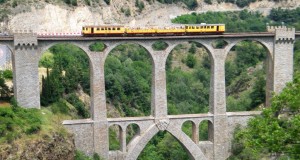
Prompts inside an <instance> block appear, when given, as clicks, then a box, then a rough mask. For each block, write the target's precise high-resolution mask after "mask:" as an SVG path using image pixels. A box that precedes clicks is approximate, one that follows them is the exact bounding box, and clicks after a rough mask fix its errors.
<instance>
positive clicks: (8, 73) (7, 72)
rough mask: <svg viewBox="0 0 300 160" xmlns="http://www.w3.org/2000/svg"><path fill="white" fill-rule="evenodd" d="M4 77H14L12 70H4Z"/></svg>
mask: <svg viewBox="0 0 300 160" xmlns="http://www.w3.org/2000/svg"><path fill="white" fill-rule="evenodd" d="M3 77H4V78H5V79H13V72H12V70H8V69H7V70H4V71H3Z"/></svg>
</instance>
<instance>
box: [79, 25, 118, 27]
mask: <svg viewBox="0 0 300 160" xmlns="http://www.w3.org/2000/svg"><path fill="white" fill-rule="evenodd" d="M82 27H92V28H96V27H124V26H122V25H98V26H96V25H90V26H82Z"/></svg>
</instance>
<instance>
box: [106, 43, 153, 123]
mask: <svg viewBox="0 0 300 160" xmlns="http://www.w3.org/2000/svg"><path fill="white" fill-rule="evenodd" d="M104 44H105V45H106V46H107V47H106V48H105V50H104V51H103V53H104V55H103V62H104V70H105V71H104V72H105V90H106V98H107V101H109V100H111V99H110V97H109V95H108V94H107V93H108V90H109V89H108V87H111V86H115V85H116V84H114V83H115V81H118V83H119V82H125V80H124V79H120V77H117V78H112V80H114V81H109V82H112V84H111V85H107V82H108V80H107V78H108V77H109V78H111V77H112V76H110V75H113V77H115V76H116V75H117V76H120V74H111V73H109V75H108V69H109V68H108V67H110V66H112V64H110V65H109V64H108V63H110V62H108V61H111V60H109V58H111V57H115V58H117V59H118V60H119V62H120V63H121V65H124V66H121V67H122V68H124V67H128V66H129V65H128V64H133V63H135V61H140V62H141V63H139V64H140V66H143V65H144V64H146V65H148V61H147V60H149V62H150V66H149V68H151V71H150V73H148V68H147V67H148V66H146V68H144V71H145V72H144V73H143V75H144V77H142V78H144V79H143V80H145V81H147V80H148V79H147V78H148V77H146V78H145V75H146V76H149V77H151V78H152V79H151V80H150V84H149V88H150V90H149V93H150V96H149V97H150V104H149V108H150V110H149V114H150V115H151V111H152V110H153V109H154V108H153V107H154V106H153V105H152V103H153V100H152V97H153V90H154V84H153V83H154V78H155V77H154V76H153V72H154V69H155V64H154V58H153V57H154V55H153V52H152V51H153V50H152V49H151V45H150V46H149V44H148V43H143V42H139V41H129V42H126V41H121V42H114V43H112V42H111V43H105V42H104ZM130 50H132V51H130ZM135 53H138V54H139V55H140V57H143V56H144V57H143V58H144V59H142V60H144V62H145V60H146V61H147V62H145V63H143V62H142V61H141V60H137V59H138V58H136V57H135V56H136V54H135ZM126 54H127V55H126ZM116 55H118V56H116ZM141 55H142V56H141ZM110 56H111V57H110ZM122 56H124V57H125V56H127V59H126V60H124V59H123V60H124V61H123V60H121V59H120V58H124V57H122ZM127 60H128V61H127ZM135 64H137V63H135ZM114 65H117V64H114ZM118 65H119V64H118ZM140 69H141V68H140ZM135 71H136V72H135V73H141V72H139V71H137V70H135ZM125 74H126V73H124V72H123V74H122V75H125ZM138 76H140V75H139V74H137V75H132V76H128V77H130V78H132V79H134V78H135V77H138ZM132 79H128V80H127V82H131V80H132ZM137 81H138V80H137V79H134V80H133V82H134V83H135V84H136V82H137ZM146 83H148V81H147V82H146ZM120 84H121V83H120ZM120 84H119V85H120ZM120 86H121V88H122V87H123V86H122V85H120ZM120 86H119V88H120ZM136 87H137V88H138V87H139V85H137V84H136ZM147 87H148V86H147ZM147 87H146V88H147ZM124 88H125V87H123V88H122V89H124ZM130 89H131V88H130V86H127V88H126V90H130ZM147 89H148V88H147ZM139 91H141V90H139ZM142 92H143V91H142ZM119 93H120V92H119ZM124 93H125V92H124ZM147 93H148V92H147ZM126 94H129V93H128V92H127V93H126ZM126 94H124V95H126ZM126 96H127V95H126ZM136 97H138V96H136ZM146 98H148V97H146ZM119 99H121V98H119ZM119 102H121V101H119ZM119 104H121V105H123V104H125V103H119ZM129 104H131V103H129ZM126 105H128V104H126ZM121 107H122V108H123V109H124V108H125V107H126V108H129V107H128V106H124V105H123V106H121ZM119 108H120V107H119ZM146 112H147V111H146ZM147 114H148V112H147ZM107 116H108V117H109V114H108V115H107ZM147 116H148V115H147ZM125 117H128V116H125ZM129 117H136V116H135V115H133V116H132V115H131V116H129Z"/></svg>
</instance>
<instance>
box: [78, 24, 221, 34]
mask: <svg viewBox="0 0 300 160" xmlns="http://www.w3.org/2000/svg"><path fill="white" fill-rule="evenodd" d="M224 32H225V24H205V23H202V24H186V25H177V26H169V27H135V28H132V27H124V26H106V25H103V26H84V27H82V35H83V36H104V37H109V36H149V35H151V36H156V35H157V36H161V35H201V34H221V33H224Z"/></svg>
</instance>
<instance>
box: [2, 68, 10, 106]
mask: <svg viewBox="0 0 300 160" xmlns="http://www.w3.org/2000/svg"><path fill="white" fill-rule="evenodd" d="M12 78H13V75H12V71H11V70H4V71H0V99H1V100H8V99H10V98H11V95H12V92H13V91H12V88H9V87H8V86H7V85H6V83H5V81H6V80H12Z"/></svg>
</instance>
